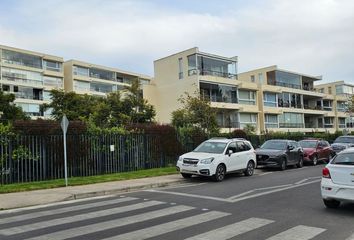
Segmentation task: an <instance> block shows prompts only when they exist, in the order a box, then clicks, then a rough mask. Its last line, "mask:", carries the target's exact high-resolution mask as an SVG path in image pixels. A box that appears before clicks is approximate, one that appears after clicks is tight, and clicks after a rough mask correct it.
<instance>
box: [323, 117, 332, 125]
mask: <svg viewBox="0 0 354 240" xmlns="http://www.w3.org/2000/svg"><path fill="white" fill-rule="evenodd" d="M333 126H334V125H333V118H332V117H325V118H324V127H325V128H333Z"/></svg>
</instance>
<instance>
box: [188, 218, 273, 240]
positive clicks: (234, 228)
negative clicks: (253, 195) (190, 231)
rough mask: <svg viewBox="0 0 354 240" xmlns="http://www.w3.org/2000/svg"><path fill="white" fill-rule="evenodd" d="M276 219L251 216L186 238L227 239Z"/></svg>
mask: <svg viewBox="0 0 354 240" xmlns="http://www.w3.org/2000/svg"><path fill="white" fill-rule="evenodd" d="M273 222H274V221H272V220H268V219H262V218H249V219H247V220H243V221H240V222H236V223H234V224H230V225H227V226H224V227H221V228H218V229H215V230H212V231H209V232H205V233H202V234H199V235H196V236H193V237H190V238H187V239H185V240H215V239H217V240H226V239H230V238H233V237H235V236H238V235H241V234H243V233H246V232H249V231H252V230H255V229H257V228H260V227H263V226H265V225H268V224H270V223H273Z"/></svg>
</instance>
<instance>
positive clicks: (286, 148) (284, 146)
mask: <svg viewBox="0 0 354 240" xmlns="http://www.w3.org/2000/svg"><path fill="white" fill-rule="evenodd" d="M256 155H257V166H267V167H278V168H280V169H281V170H285V169H286V168H287V166H289V165H296V166H297V167H299V168H301V167H302V166H303V150H302V148H301V147H300V145H299V144H298V143H297V142H295V141H292V140H282V139H281V140H268V141H266V142H265V143H264V144H263V145H262V146H261V147H260V148H258V149H256Z"/></svg>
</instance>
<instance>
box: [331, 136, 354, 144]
mask: <svg viewBox="0 0 354 240" xmlns="http://www.w3.org/2000/svg"><path fill="white" fill-rule="evenodd" d="M334 143H354V137H338V138H337V139H336V140H335V141H334Z"/></svg>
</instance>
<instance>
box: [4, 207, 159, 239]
mask: <svg viewBox="0 0 354 240" xmlns="http://www.w3.org/2000/svg"><path fill="white" fill-rule="evenodd" d="M160 204H164V202H159V201H149V202H143V203H137V204H132V205H128V206H124V207H116V208H110V209H106V210H101V211H93V212H89V213H83V214H79V215H74V216H68V217H63V218H56V219H53V220H47V221H45V220H44V221H41V222H36V223H31V224H27V225H20V226H17V227H12V228H6V229H3V230H0V234H3V235H13V234H18V233H24V232H28V231H33V230H38V229H43V228H47V227H52V226H56V225H60V224H66V223H73V222H77V221H83V220H87V219H93V218H97V217H104V216H108V215H112V214H118V213H123V212H128V211H133V210H136V209H143V208H147V207H152V206H156V205H160Z"/></svg>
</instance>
